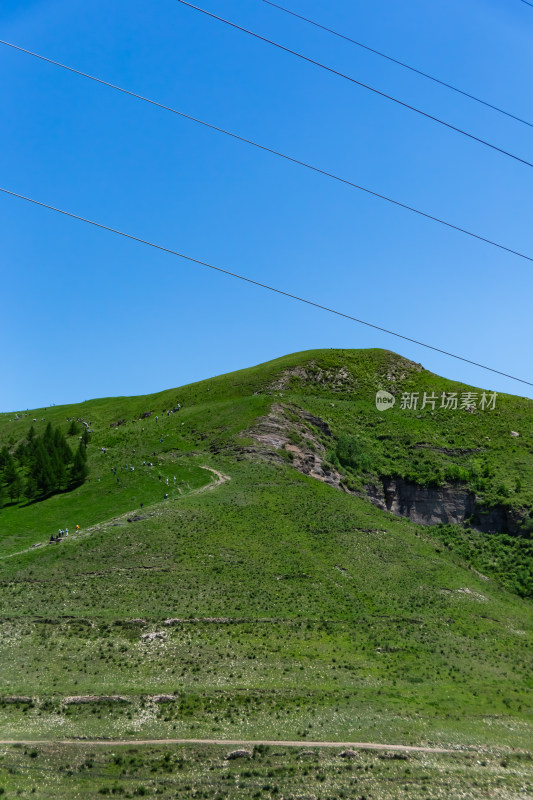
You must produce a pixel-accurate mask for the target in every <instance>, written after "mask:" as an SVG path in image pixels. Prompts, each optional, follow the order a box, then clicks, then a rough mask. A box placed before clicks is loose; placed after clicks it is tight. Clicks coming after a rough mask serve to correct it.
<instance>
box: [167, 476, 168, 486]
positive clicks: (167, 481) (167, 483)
mask: <svg viewBox="0 0 533 800" xmlns="http://www.w3.org/2000/svg"><path fill="white" fill-rule="evenodd" d="M167 486H168V478H167Z"/></svg>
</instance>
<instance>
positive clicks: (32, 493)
mask: <svg viewBox="0 0 533 800" xmlns="http://www.w3.org/2000/svg"><path fill="white" fill-rule="evenodd" d="M24 494H25V495H26V497H27V498H28V500H36V499H37V497H38V495H39V487H38V486H37V481H36V480H35V478H34V476H33V475H32V473H30V474H29V475H28V478H27V480H26V488H25V489H24Z"/></svg>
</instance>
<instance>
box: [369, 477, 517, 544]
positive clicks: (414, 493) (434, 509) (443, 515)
mask: <svg viewBox="0 0 533 800" xmlns="http://www.w3.org/2000/svg"><path fill="white" fill-rule="evenodd" d="M366 490H367V494H368V497H369V499H370V500H371V501H372V502H373V503H374V505H377V506H379V508H382V509H384V510H386V511H390V512H391V513H392V514H397V515H398V516H402V517H409V519H410V520H411V522H416V523H418V524H419V525H437V524H438V523H444V524H450V525H459V524H462V523H463V522H465V521H466V520H467V519H470V520H471V522H470V524H471V526H472V527H473V528H476V529H477V530H480V531H482V532H483V533H496V532H503V533H516V532H517V531H518V529H519V524H520V518H519V517H518V515H517V514H514V513H513V512H511V511H510V510H509V509H507V508H505V507H504V506H494V507H493V508H490V509H486V508H484V507H483V505H482V504H481V503H479V502H478V500H477V498H476V496H475V494H474V493H473V492H471V491H470V490H469V489H467V488H465V487H463V486H453V485H450V486H443V487H426V486H419V485H418V484H415V483H408V482H406V481H404V480H402V479H401V478H382V479H381V485H378V486H375V485H371V486H367V487H366Z"/></svg>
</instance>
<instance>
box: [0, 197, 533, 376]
mask: <svg viewBox="0 0 533 800" xmlns="http://www.w3.org/2000/svg"><path fill="white" fill-rule="evenodd" d="M0 192H3V193H4V194H7V195H10V196H11V197H17V198H18V199H20V200H25V201H26V202H28V203H33V205H36V206H40V207H41V208H47V209H49V210H50V211H56V212H57V213H58V214H63V215H64V216H65V217H70V218H71V219H76V220H79V221H80V222H86V223H87V224H89V225H93V226H94V227H95V228H100V229H101V230H104V231H108V232H109V233H115V234H117V235H118V236H123V237H124V238H125V239H130V240H131V241H134V242H138V243H139V244H145V245H147V246H148V247H153V248H154V249H155V250H160V251H161V252H163V253H168V254H169V255H172V256H177V257H178V258H183V259H185V260H186V261H190V262H192V263H193V264H198V265H199V266H201V267H207V269H212V270H214V271H215V272H220V273H222V274H223V275H229V276H230V277H231V278H238V280H241V281H245V282H246V283H251V284H253V285H254V286H259V287H260V288H261V289H267V290H268V291H269V292H275V293H276V294H280V295H283V296H284V297H289V298H290V299H291V300H297V301H298V302H299V303H305V304H306V305H308V306H313V307H314V308H319V309H321V310H322V311H327V312H328V313H329V314H335V315H336V316H338V317H343V318H344V319H349V320H351V321H352V322H358V323H359V324H360V325H366V326H367V327H368V328H374V330H377V331H381V332H382V333H387V334H388V335H389V336H396V337H397V338H398V339H404V340H405V341H406V342H411V343H412V344H417V345H419V346H420V347H425V348H427V349H428V350H434V351H435V352H436V353H442V354H443V355H445V356H449V357H450V358H455V359H457V360H458V361H464V362H466V363H467V364H472V365H473V366H475V367H480V368H481V369H485V370H488V371H489V372H493V373H495V374H496V375H503V376H504V377H505V378H510V379H511V380H513V381H518V382H519V383H525V384H527V385H528V386H533V383H531V382H530V381H526V380H523V378H516V377H515V376H514V375H509V374H508V373H507V372H500V370H497V369H493V368H492V367H487V366H486V365H485V364H479V363H478V362H477V361H471V360H470V359H469V358H464V357H463V356H458V355H456V354H455V353H449V352H448V351H447V350H441V348H440V347H433V345H430V344H426V343H425V342H419V341H418V340H417V339H411V338H410V337H409V336H404V335H403V334H401V333H395V332H394V331H390V330H388V329H387V328H382V327H380V326H379V325H374V324H373V323H371V322H365V321H364V320H362V319H358V318H357V317H353V316H351V315H350V314H344V313H343V312H342V311H337V310H336V309H334V308H329V307H328V306H323V305H321V304H320V303H315V302H313V301H312V300H307V299H306V298H305V297H300V296H299V295H296V294H291V293H290V292H285V291H283V290H282V289H277V288H276V287H275V286H269V285H268V284H266V283H261V282H260V281H254V280H253V279H252V278H247V277H246V276H245V275H239V274H238V273H237V272H231V271H230V270H227V269H223V268H222V267H216V266H215V265H214V264H209V263H208V262H207V261H201V260H200V259H199V258H193V257H192V256H187V255H185V254H184V253H180V252H178V251H177V250H171V249H170V248H169V247H163V246H162V245H160V244H156V243H155V242H150V241H149V240H148V239H142V238H141V237H140V236H134V235H133V234H131V233H125V232H124V231H120V230H118V229H117V228H111V227H110V226H109V225H103V224H102V223H101V222H95V220H92V219H88V218H86V217H81V216H79V215H78V214H73V213H71V212H70V211H64V210H63V209H62V208H57V207H56V206H52V205H49V204H48V203H43V202H41V201H40V200H34V199H33V198H32V197H26V196H25V195H23V194H18V193H17V192H12V191H10V190H9V189H4V188H3V187H1V186H0Z"/></svg>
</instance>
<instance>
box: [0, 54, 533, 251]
mask: <svg viewBox="0 0 533 800" xmlns="http://www.w3.org/2000/svg"><path fill="white" fill-rule="evenodd" d="M0 44H3V45H6V46H7V47H11V48H12V49H13V50H18V51H19V52H21V53H25V54H26V55H30V56H33V57H34V58H38V59H39V60H40V61H45V62H46V63H47V64H52V65H53V66H56V67H60V68H61V69H65V70H67V71H68V72H73V73H74V74H75V75H80V76H81V77H82V78H88V79H89V80H91V81H95V83H99V84H101V85H102V86H107V87H108V88H109V89H114V90H116V91H117V92H122V94H126V95H129V96H130V97H134V98H135V99H136V100H142V101H143V102H144V103H149V104H150V105H152V106H155V107H156V108H160V109H162V110H163V111H170V112H171V113H172V114H176V115H177V116H179V117H182V118H183V119H187V120H189V121H190V122H195V123H197V124H198V125H203V126H204V127H205V128H209V129H210V130H212V131H216V132H217V133H222V134H224V136H229V137H231V138H232V139H235V140H236V141H238V142H243V143H244V144H249V145H251V146H252V147H256V148H257V149H258V150H262V151H263V152H265V153H270V154H271V155H274V156H277V157H278V158H283V159H285V161H289V162H290V163H292V164H297V165H298V166H300V167H305V168H306V169H309V170H312V171H313V172H316V173H317V174H318V175H323V176H324V177H326V178H331V179H332V180H335V181H338V182H339V183H342V184H344V185H345V186H350V187H351V188H352V189H357V190H359V191H361V192H365V193H366V194H369V195H371V196H372V197H377V198H379V199H380V200H385V201H386V202H387V203H392V205H395V206H397V207H398V208H403V209H405V210H406V211H411V212H412V213H414V214H418V215H419V216H420V217H425V218H426V219H429V220H431V221H432V222H438V223H439V224H440V225H445V226H446V227H447V228H450V229H452V230H454V231H458V232H459V233H464V234H466V235H467V236H470V237H472V238H473V239H477V240H478V241H480V242H485V244H489V245H491V246H492V247H497V248H498V249H499V250H504V251H505V252H506V253H511V254H512V255H515V256H519V257H520V258H525V259H526V260H527V261H533V256H528V255H526V254H525V253H521V252H520V251H519V250H514V249H513V248H511V247H507V246H506V245H503V244H499V243H498V242H495V241H493V240H492V239H488V238H487V237H485V236H481V235H480V234H477V233H473V232H472V231H469V230H467V229H466V228H461V227H460V226H459V225H454V224H453V223H452V222H447V221H446V220H444V219H441V218H440V217H436V216H434V215H433V214H428V213H426V212H425V211H420V209H417V208H414V207H413V206H410V205H407V204H406V203H402V202H400V201H399V200H394V199H393V198H392V197H387V195H384V194H380V193H379V192H375V191H373V190H372V189H368V188H366V187H365V186H360V185H359V184H357V183H355V182H353V181H350V180H348V178H343V177H341V176H340V175H335V174H334V173H333V172H328V171H327V170H324V169H321V168H320V167H315V166H313V164H309V163H307V162H306V161H301V160H300V159H298V158H293V156H289V155H287V154H286V153H282V152H280V151H279V150H274V149H273V148H272V147H267V146H266V145H264V144H259V142H256V141H254V140H253V139H247V138H246V137H244V136H239V135H238V134H237V133H232V132H231V131H228V130H225V129H224V128H220V127H218V126H217V125H212V124H211V123H209V122H205V121H204V120H202V119H199V118H198V117H193V116H191V115H190V114H185V113H184V112H183V111H178V109H176V108H172V106H167V105H164V104H163V103H158V102H157V101H156V100H151V99H150V98H149V97H145V96H144V95H141V94H137V93H136V92H132V91H130V90H129V89H124V88H123V87H122V86H117V85H116V84H114V83H109V82H108V81H104V80H102V79H101V78H97V77H95V76H94V75H90V74H89V73H87V72H81V71H80V70H78V69H74V67H69V66H67V64H62V63H61V62H60V61H53V60H52V59H51V58H46V56H42V55H40V54H39V53H34V52H33V51H31V50H26V49H25V48H24V47H19V46H18V45H16V44H13V43H12V42H7V41H3V40H2V39H0Z"/></svg>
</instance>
